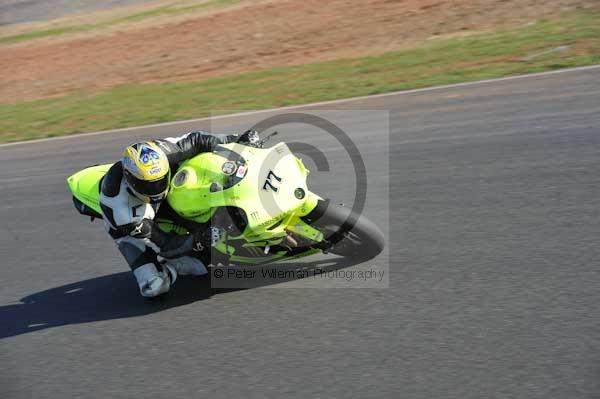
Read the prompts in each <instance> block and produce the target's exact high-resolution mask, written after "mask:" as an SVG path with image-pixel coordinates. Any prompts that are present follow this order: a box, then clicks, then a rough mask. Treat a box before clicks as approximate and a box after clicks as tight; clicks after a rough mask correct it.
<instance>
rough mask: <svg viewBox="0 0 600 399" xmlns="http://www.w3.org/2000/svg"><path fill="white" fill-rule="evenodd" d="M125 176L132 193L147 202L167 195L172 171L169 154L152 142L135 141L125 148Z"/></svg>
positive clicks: (123, 163) (152, 201) (123, 159)
mask: <svg viewBox="0 0 600 399" xmlns="http://www.w3.org/2000/svg"><path fill="white" fill-rule="evenodd" d="M121 163H122V165H123V176H124V177H125V182H126V183H127V186H128V187H129V189H130V190H131V193H132V194H133V195H135V196H136V197H137V198H139V199H140V200H142V201H144V202H146V203H158V202H161V201H162V200H164V199H165V198H166V197H167V192H168V190H169V181H170V180H171V171H170V169H169V160H168V159H167V155H166V154H165V153H164V152H163V151H162V150H161V149H160V148H159V146H158V145H157V144H156V143H154V142H152V141H149V142H144V143H135V144H132V145H130V146H129V147H127V148H125V151H123V158H122V159H121Z"/></svg>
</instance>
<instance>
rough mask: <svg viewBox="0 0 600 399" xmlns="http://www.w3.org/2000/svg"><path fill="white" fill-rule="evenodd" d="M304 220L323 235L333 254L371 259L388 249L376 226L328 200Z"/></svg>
mask: <svg viewBox="0 0 600 399" xmlns="http://www.w3.org/2000/svg"><path fill="white" fill-rule="evenodd" d="M302 219H303V220H304V221H305V222H306V223H308V224H310V225H311V226H312V227H314V228H316V229H318V230H319V231H321V232H322V233H323V236H324V237H325V240H327V242H328V244H329V248H327V250H328V252H331V253H332V254H335V255H340V256H344V257H351V258H354V259H358V260H368V259H372V258H374V257H376V256H377V255H379V254H380V253H381V251H383V248H384V247H385V237H384V236H383V233H382V232H381V230H379V227H377V225H375V223H373V222H371V221H370V220H369V219H367V218H366V217H364V216H362V215H358V214H356V213H354V212H352V210H350V209H348V208H345V207H344V206H342V205H335V204H332V203H331V202H330V201H329V200H325V201H319V203H318V205H317V206H316V207H315V209H314V210H313V211H312V212H311V213H309V214H308V215H306V216H304V217H303V218H302Z"/></svg>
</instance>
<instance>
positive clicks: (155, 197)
mask: <svg viewBox="0 0 600 399" xmlns="http://www.w3.org/2000/svg"><path fill="white" fill-rule="evenodd" d="M123 172H124V173H123V174H124V175H125V181H127V185H128V186H129V188H130V189H131V190H133V191H135V192H136V193H137V194H139V195H140V196H142V197H145V198H147V199H148V201H149V202H152V203H156V202H160V201H162V200H164V199H165V197H166V196H167V189H168V188H169V180H170V179H169V177H170V176H171V173H170V172H169V173H167V174H166V175H164V176H163V177H161V178H160V179H158V180H154V181H146V180H142V179H138V178H137V177H135V176H134V175H132V174H131V173H129V172H128V171H126V170H124V171H123Z"/></svg>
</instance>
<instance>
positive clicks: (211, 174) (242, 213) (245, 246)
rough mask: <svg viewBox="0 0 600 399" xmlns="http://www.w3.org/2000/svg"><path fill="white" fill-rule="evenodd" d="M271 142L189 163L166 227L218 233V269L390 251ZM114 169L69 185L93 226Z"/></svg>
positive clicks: (165, 216) (76, 177)
mask: <svg viewBox="0 0 600 399" xmlns="http://www.w3.org/2000/svg"><path fill="white" fill-rule="evenodd" d="M265 141H266V140H262V141H261V142H260V145H254V146H248V145H242V144H238V143H230V144H222V145H219V146H218V147H217V148H216V149H215V151H213V152H208V153H201V154H199V155H197V156H195V157H193V158H191V159H189V160H187V161H185V162H183V163H182V164H181V165H180V166H179V168H178V169H177V171H176V172H175V173H174V174H173V175H172V178H171V182H170V188H169V194H168V196H167V199H166V203H167V204H168V205H166V204H164V203H163V204H162V205H161V207H160V208H159V211H158V213H157V215H156V218H155V220H156V221H157V222H158V223H159V226H160V228H161V229H162V230H164V231H165V232H170V233H175V234H189V233H194V232H196V231H210V232H211V249H210V251H208V253H209V255H210V258H209V259H207V258H206V257H204V258H201V259H202V260H203V261H204V262H205V263H206V264H213V265H217V264H218V263H221V264H226V265H227V264H238V265H263V264H266V263H271V262H276V261H282V260H287V259H295V258H300V257H305V256H309V255H313V254H317V253H331V254H335V255H340V256H343V257H351V258H353V259H355V260H368V259H371V258H374V257H375V256H377V255H378V254H379V253H380V252H381V251H382V250H383V248H384V245H385V239H384V236H383V233H382V232H381V231H380V230H379V228H378V227H377V226H376V225H375V224H374V223H372V222H371V221H370V220H368V219H367V218H366V217H365V216H362V215H359V214H356V213H355V212H353V211H352V210H350V209H348V208H346V207H344V206H342V205H337V204H333V203H332V202H331V201H330V200H326V199H323V198H322V197H320V196H319V195H317V194H315V193H313V192H311V191H310V190H309V189H308V187H307V177H308V175H309V170H308V169H307V168H306V167H305V166H304V164H303V162H302V160H301V159H300V158H298V157H297V156H295V155H294V154H293V153H292V151H291V150H290V148H289V147H288V146H287V145H286V144H285V143H284V142H280V143H278V144H276V145H274V146H272V147H269V148H264V142H265ZM111 166H112V164H104V165H95V166H90V167H88V168H85V169H83V170H81V171H79V172H76V173H75V174H73V175H72V176H70V177H68V179H67V184H68V187H69V189H70V191H71V192H72V194H73V202H74V204H75V207H76V208H77V210H78V211H79V213H81V214H83V215H87V216H90V217H91V218H92V220H93V219H94V218H102V211H101V209H100V204H99V198H100V185H101V182H102V178H103V177H104V175H105V174H106V172H107V171H108V169H109V168H110V167H111ZM165 205H166V206H165ZM206 252H207V251H203V253H204V254H206ZM203 256H206V255H203Z"/></svg>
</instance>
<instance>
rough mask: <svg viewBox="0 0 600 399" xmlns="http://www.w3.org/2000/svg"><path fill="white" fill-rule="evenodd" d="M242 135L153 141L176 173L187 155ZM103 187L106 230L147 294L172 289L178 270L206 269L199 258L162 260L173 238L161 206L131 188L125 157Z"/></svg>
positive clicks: (197, 135) (186, 136)
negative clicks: (164, 226) (161, 224)
mask: <svg viewBox="0 0 600 399" xmlns="http://www.w3.org/2000/svg"><path fill="white" fill-rule="evenodd" d="M237 138H238V136H237V135H228V136H225V135H213V134H210V133H207V132H201V131H198V132H191V133H187V134H184V135H183V136H181V137H176V138H172V137H168V138H165V139H156V140H153V141H154V143H156V144H157V145H158V146H159V147H160V148H161V149H162V150H163V152H164V153H165V154H166V155H167V158H168V160H169V167H170V170H171V171H172V173H174V172H175V171H176V170H177V167H178V166H179V164H180V163H181V162H183V161H185V160H186V159H189V158H192V157H194V156H195V155H197V154H199V153H201V152H209V151H213V150H214V149H215V147H216V146H217V145H219V144H225V143H229V142H232V141H235V140H236V139H237ZM100 191H101V192H100V207H101V209H102V213H103V216H104V217H103V219H104V225H105V227H106V230H107V232H108V234H109V235H110V236H111V237H112V238H113V239H114V240H115V242H116V244H117V246H118V248H119V251H121V253H122V254H123V256H124V257H125V260H126V261H127V263H128V264H129V266H130V267H131V270H132V271H133V274H134V275H135V277H136V279H137V282H138V285H139V287H140V292H141V294H142V295H143V296H146V297H153V296H156V295H159V294H162V293H165V292H167V291H168V290H169V287H170V286H171V284H172V283H173V282H174V281H175V279H176V277H177V272H179V273H180V274H182V273H183V272H182V271H185V270H187V271H188V272H189V270H198V268H200V267H201V268H204V265H202V263H201V262H200V261H199V260H197V259H194V258H190V257H185V258H186V259H183V258H182V259H177V260H176V259H173V260H170V261H171V264H169V261H167V262H165V261H163V262H160V261H159V258H158V257H157V253H159V252H160V250H161V248H162V247H163V246H165V245H167V244H168V240H169V239H171V238H172V237H171V236H170V235H169V234H166V233H164V232H162V231H161V230H160V229H159V228H158V225H157V223H156V222H154V220H153V219H154V217H155V216H156V214H157V212H158V208H159V207H160V204H147V203H144V202H143V201H141V200H140V199H138V198H137V197H136V196H134V195H133V194H132V193H131V192H130V191H129V189H128V187H127V183H126V182H125V179H124V178H123V168H122V165H121V162H120V161H119V162H117V163H115V164H114V165H113V166H112V167H111V168H110V169H109V170H108V172H107V173H106V175H105V177H104V179H103V181H102V185H101V189H100ZM186 261H187V263H186ZM198 263H200V265H198ZM204 270H206V269H204ZM194 274H197V273H194Z"/></svg>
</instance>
